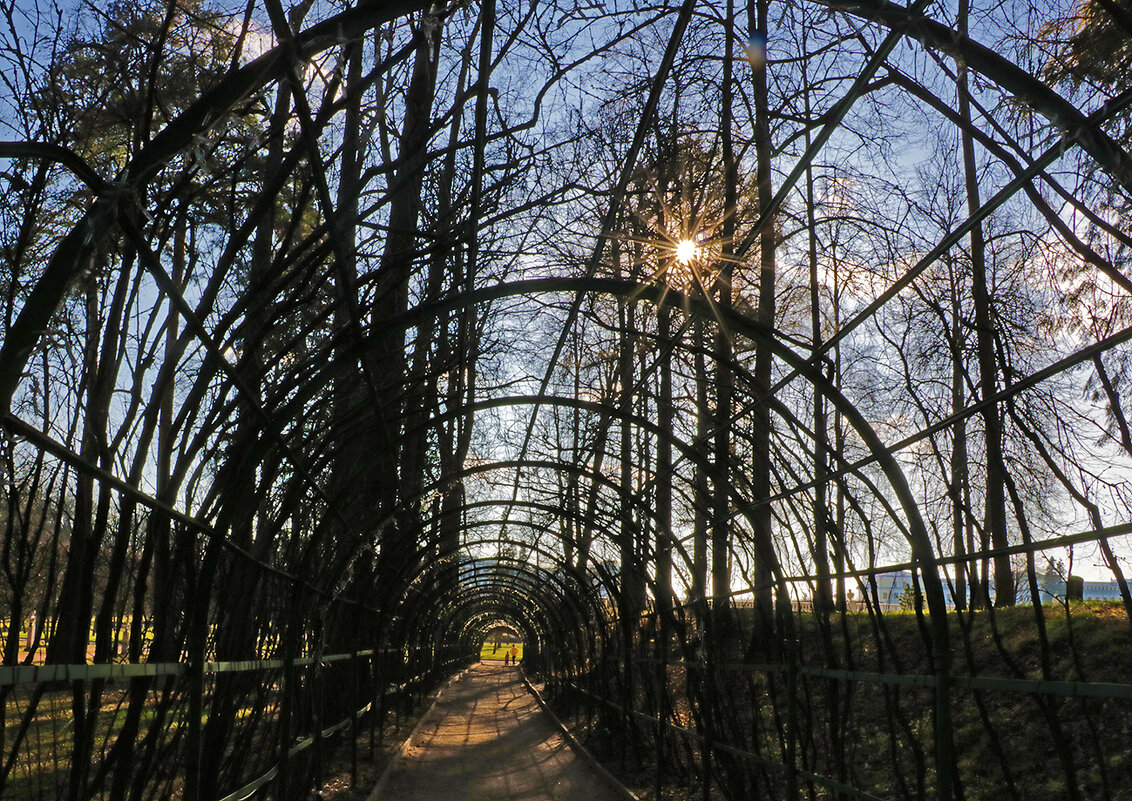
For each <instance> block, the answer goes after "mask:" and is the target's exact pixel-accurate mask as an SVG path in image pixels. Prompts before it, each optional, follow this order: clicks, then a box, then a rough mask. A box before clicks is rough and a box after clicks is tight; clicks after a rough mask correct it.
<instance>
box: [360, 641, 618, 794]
mask: <svg viewBox="0 0 1132 801" xmlns="http://www.w3.org/2000/svg"><path fill="white" fill-rule="evenodd" d="M621 798H622V796H620V795H619V794H618V793H617V791H616V790H614V789H613V788H611V787H610V786H609V784H608V783H607V780H605V779H604V778H602V777H601V776H599V775H598V774H597V773H596V772H595V771H594V770H593V769H592V768H591V767H590V765H589V764H587V763H586V762H585V761H584V760H583V759H582V758H580V757H578V756H577V755H576V754H575V753H574V752H573V751H572V750H571V749H570V747H569V746H568V745H567V744H566V742H565V740H564V739H563V738H562V736H561V734H560V733H559V730H558V728H557V727H556V726H555V725H554V723H553V722H552V721H551V720H550V719H549V718H548V717H547V715H546V714H545V713H544V712H543V711H542V710H541V709H540V708H539V706H538V703H537V702H536V701H535V699H534V697H533V696H532V695H531V694H530V693H528V692H527V689H526V687H524V686H523V683H522V680H521V679H520V678H519V674H518V671H517V670H516V669H515V668H510V667H504V666H502V665H500V664H497V663H496V664H493V663H482V662H481V663H480V664H478V665H476V666H474V667H472V668H471V669H470V670H468V671H467V672H465V673H464V674H462V675H461V676H460V677H459V678H457V679H455V680H454V681H452V682H450V683H449V684H448V686H446V687H445V688H444V691H443V693H442V694H441V696H440V700H439V702H438V703H437V705H436V707H435V709H433V710H432V712H431V713H430V714H429V715H428V716H427V717H426V718H425V719H424V721H423V722H422V724H421V726H420V729H419V730H418V731H417V734H416V736H414V737H413V740H412V743H411V744H410V745H409V748H408V749H407V751H406V753H405V755H404V756H403V757H402V758H401V761H400V763H399V764H398V765H397V766H396V768H395V769H394V771H393V773H392V775H390V776H389V778H388V780H387V782H386V784H385V787H384V788H383V792H382V793H381V801H386V800H387V799H388V801H394V800H395V801H621Z"/></svg>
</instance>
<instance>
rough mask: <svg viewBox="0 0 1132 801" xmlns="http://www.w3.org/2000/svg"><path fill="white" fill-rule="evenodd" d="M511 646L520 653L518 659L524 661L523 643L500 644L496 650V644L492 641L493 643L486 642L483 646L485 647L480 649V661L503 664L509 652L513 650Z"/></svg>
mask: <svg viewBox="0 0 1132 801" xmlns="http://www.w3.org/2000/svg"><path fill="white" fill-rule="evenodd" d="M511 646H514V647H515V648H516V650H518V652H519V656H518V658H519V659H520V660H522V658H523V644H522V643H521V642H516V643H510V642H500V644H499V648H498V649H496V647H495V642H494V641H492V642H485V643H484V644H483V647H482V648H480V661H481V662H502V661H503V657H504V656H505V655H506V654H507V652H508V651H510V650H511Z"/></svg>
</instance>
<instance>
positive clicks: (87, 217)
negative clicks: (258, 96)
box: [0, 0, 428, 412]
mask: <svg viewBox="0 0 1132 801" xmlns="http://www.w3.org/2000/svg"><path fill="white" fill-rule="evenodd" d="M427 5H428V4H427V3H424V2H420V1H419V0H363V1H362V2H359V3H358V4H357V5H356V6H354V7H352V8H350V9H347V10H346V11H343V12H341V13H339V14H336V15H334V16H332V17H330V18H328V19H326V20H323V21H322V22H319V23H316V24H315V25H312V26H311V27H310V28H307V29H306V30H304V31H302V32H300V33H298V34H296V35H295V36H294V38H293V39H292V40H291V41H290V42H288V43H286V44H280V45H276V46H275V47H274V48H272V49H271V50H268V51H267V52H266V53H264V54H263V55H261V56H260V57H258V58H257V59H255V60H254V61H252V62H250V63H249V64H247V65H245V66H243V67H241V68H239V69H237V70H235V71H233V72H230V73H229V74H228V75H227V76H225V78H224V79H223V80H222V81H221V82H220V83H219V84H218V85H217V86H215V87H214V88H213V89H211V90H210V91H208V92H206V93H205V94H204V95H203V96H202V97H201V98H200V99H198V100H197V101H196V102H195V103H193V104H192V105H191V106H190V107H189V108H188V109H186V110H185V111H184V112H182V113H181V114H180V115H179V116H178V117H177V118H176V119H174V120H172V121H171V122H170V123H169V124H168V125H166V126H165V127H164V128H163V129H162V130H161V131H160V132H159V133H158V134H157V135H156V136H154V137H153V138H152V139H150V140H149V141H148V142H147V143H146V144H145V145H144V146H143V148H142V150H141V152H139V153H138V155H137V156H136V157H135V158H134V160H133V161H131V162H130V164H128V165H127V166H126V167H125V168H124V170H123V176H124V179H123V180H122V181H121V182H119V183H116V184H115V185H114V187H113V191H112V192H109V193H104V194H102V195H100V196H99V197H98V198H97V199H96V200H95V201H94V202H93V203H92V204H91V206H90V208H89V209H88V210H87V211H86V213H84V214H83V216H82V217H81V218H80V219H79V221H78V222H77V223H76V224H75V225H74V226H73V227H72V228H71V230H70V232H69V233H68V234H67V235H66V236H64V237H63V239H62V240H61V241H60V243H59V246H58V247H57V248H56V249H55V252H54V254H53V255H52V257H51V259H50V261H49V262H48V265H47V267H46V269H45V270H44V271H43V274H42V275H41V276H40V278H39V280H38V281H37V282H36V284H35V286H34V288H33V289H32V291H31V293H30V294H29V296H28V298H27V300H26V301H25V303H24V306H23V308H22V309H21V310H20V314H19V315H18V317H17V318H16V321H15V322H14V323H13V325H12V327H11V328H10V329H9V330H8V331H7V332H6V334H5V338H4V343H3V345H0V411H2V412H7V411H8V410H9V409H10V406H11V401H12V395H13V394H14V393H15V391H16V387H17V385H18V384H19V381H20V377H21V375H22V373H23V369H24V366H25V365H26V364H27V360H28V358H29V356H30V355H31V352H32V349H33V348H34V347H35V344H36V343H37V342H38V341H39V338H40V336H41V335H42V332H43V331H44V330H45V329H46V327H47V325H48V322H49V321H50V318H51V317H52V316H53V315H54V314H55V312H56V310H57V309H58V308H59V304H60V303H61V302H62V300H63V297H64V295H65V293H66V291H67V288H68V287H69V286H70V284H71V282H72V281H73V280H74V278H75V276H77V275H78V273H79V271H80V269H81V265H82V264H83V262H84V259H85V257H86V255H87V254H89V253H91V252H92V251H93V249H94V248H95V247H97V245H98V244H99V243H100V242H101V241H102V239H103V237H104V236H106V234H107V233H109V231H110V230H111V228H112V227H113V225H114V224H115V221H116V220H117V219H118V218H119V217H125V216H128V212H129V211H130V207H131V205H132V204H133V203H134V202H135V200H134V198H135V197H136V196H135V193H134V191H133V190H136V189H137V187H139V186H141V185H142V184H144V183H145V181H147V180H148V179H149V178H150V177H151V176H152V174H153V173H154V172H156V171H157V170H158V169H160V167H161V166H162V165H163V164H165V163H167V162H168V161H169V160H170V159H172V158H173V157H174V156H176V155H177V154H178V153H180V152H182V151H183V150H184V149H185V148H187V147H189V146H190V145H191V144H192V142H193V140H194V138H195V137H197V136H200V135H202V134H203V133H205V132H206V131H208V130H209V129H210V128H212V126H214V125H216V123H217V122H219V121H220V120H221V119H223V118H224V117H225V116H226V115H227V114H229V113H230V112H231V111H232V109H233V108H235V107H236V105H238V104H239V103H240V102H241V101H242V100H243V99H244V98H246V97H247V96H248V95H249V94H251V93H252V92H254V91H256V90H258V89H260V88H262V87H263V86H266V85H267V84H268V83H270V82H271V81H272V80H274V79H276V78H277V77H278V76H279V75H280V74H281V73H282V72H283V71H284V70H285V69H287V67H288V66H289V65H290V63H291V60H292V59H293V58H310V57H311V56H313V55H315V54H317V53H319V52H321V51H323V50H326V49H328V48H330V47H333V46H335V45H337V44H340V43H341V42H342V41H344V40H345V39H350V38H354V37H356V36H358V35H360V34H362V33H365V32H366V31H369V30H372V29H373V28H375V27H377V26H379V25H383V24H384V23H386V22H390V21H392V20H394V19H397V18H398V17H401V16H404V15H406V14H409V13H412V12H413V11H418V10H420V9H422V8H424V7H426V6H427Z"/></svg>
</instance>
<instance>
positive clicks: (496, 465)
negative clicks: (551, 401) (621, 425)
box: [344, 459, 691, 569]
mask: <svg viewBox="0 0 1132 801" xmlns="http://www.w3.org/2000/svg"><path fill="white" fill-rule="evenodd" d="M523 467H539V468H545V469H549V470H564V471H571V472H574V473H576V474H578V475H580V476H585V477H587V478H590V479H591V480H593V481H594V482H595V483H597V484H601V485H602V486H606V487H608V488H610V489H612V490H613V491H615V492H616V493H617V494H618V495H619V496H620V498H621V500H622V502H623V503H628V504H630V505H632V506H633V507H635V508H637V509H638V511H640V512H641V513H642V514H644V515H645V516H648V517H650V518H652V517H654V512H653V510H652V508H651V507H650V506H649V505H648V504H647V502H645V501H644V500H641V499H640V498H638V497H636V495H635V494H632V493H627V492H625V491H624V490H622V489H621V487H620V485H619V484H617V483H616V482H615V481H614V480H613V479H611V478H610V477H609V476H606V475H604V474H602V473H595V472H593V471H592V470H590V469H588V468H586V467H583V466H580V465H576V464H574V463H572V462H566V461H561V462H559V461H553V460H535V459H525V460H500V461H498V462H485V463H483V464H478V465H473V466H471V467H466V468H464V469H463V470H460V471H457V472H455V473H451V474H448V475H446V476H445V477H444V478H443V479H438V480H437V481H435V482H432V483H431V484H428V485H426V486H425V488H424V489H422V490H421V491H420V492H419V493H417V494H416V495H414V496H412V497H411V498H408V499H406V500H419V499H420V498H422V497H426V496H427V495H428V493H431V492H434V491H435V490H436V489H438V488H439V487H441V486H443V485H444V484H446V483H449V482H451V481H454V480H462V479H464V478H468V477H470V476H475V475H479V474H481V473H487V472H491V471H493V470H505V469H512V468H520V469H521V468H523ZM401 508H402V507H401V505H400V503H398V505H396V506H395V507H394V509H393V510H391V511H390V513H389V514H387V515H385V516H383V517H380V518H378V519H377V520H376V521H375V522H374V528H375V529H380V528H381V527H382V526H384V525H386V524H388V523H390V522H391V521H392V520H393V512H395V511H399V510H400V509H401ZM459 508H461V509H462V508H464V507H462V506H461V507H459ZM579 517H581V515H579ZM669 536H670V538H671V540H672V542H673V544H674V545H675V546H677V547H678V549H679V552H680V554H681V556H682V557H683V558H684V559H685V560H686V563H687V564H691V560H690V559H688V555H687V552H686V551H685V550H684V549H683V546H682V545H680V544H679V541H678V540H677V539H676V538H675V537H674V536H672V533H671V532H669ZM419 552H420V551H419V550H418V551H417V553H419ZM355 555H356V554H355ZM344 569H345V568H344Z"/></svg>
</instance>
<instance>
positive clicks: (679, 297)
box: [280, 277, 950, 670]
mask: <svg viewBox="0 0 1132 801" xmlns="http://www.w3.org/2000/svg"><path fill="white" fill-rule="evenodd" d="M552 292H594V293H605V294H610V295H614V296H621V297H625V298H635V299H639V300H647V301H649V302H651V303H653V304H655V305H658V306H659V305H667V306H669V307H671V308H676V309H680V310H682V311H683V312H684V313H686V314H689V315H693V316H697V317H700V318H702V319H705V320H714V319H717V318H718V319H719V320H720V322H721V324H722V325H724V326H726V327H727V328H728V329H729V330H731V331H732V332H733V333H736V334H741V335H743V336H745V337H746V338H748V339H751V340H756V341H760V342H763V343H765V344H767V345H768V346H769V347H770V348H771V350H772V352H773V353H774V355H775V356H777V357H778V358H780V359H782V360H783V361H784V362H785V363H786V364H787V365H788V366H789V367H791V368H792V369H794V370H796V371H797V372H798V373H799V374H800V375H803V376H805V377H806V378H807V380H808V381H809V382H810V384H811V385H812V386H813V387H814V388H815V391H818V392H820V393H821V394H822V396H823V397H825V398H826V400H827V401H829V402H830V403H831V404H832V405H833V407H834V408H835V409H837V411H839V412H840V413H841V414H842V415H843V416H844V417H845V418H846V420H847V422H849V424H850V425H851V426H852V427H853V429H854V430H855V431H857V434H858V435H859V436H860V437H861V439H862V440H863V441H864V443H865V445H866V447H867V448H868V450H869V451H870V453H871V454H872V456H873V458H874V459H875V460H876V462H877V463H878V465H879V466H880V467H881V469H882V471H883V472H884V473H885V476H886V478H887V479H888V481H889V484H890V485H891V486H892V488H893V490H894V492H895V493H896V495H897V497H898V498H899V500H900V505H901V507H902V509H903V512H904V514H905V516H906V518H907V519H908V524H909V525H908V535H907V539H908V541H909V545H910V546H911V548H912V554H913V558H914V560H915V561H916V562H918V563H919V564H920V565H921V567H922V569H921V574H922V577H923V582H924V590H925V597H926V599H927V603H928V610H929V615H930V617H931V621H932V632H933V651H935V658H936V660H937V662H938V663H940V664H941V665H942V664H944V663H946V661H947V658H948V657H947V655H948V653H949V651H950V646H949V639H950V638H949V634H948V623H947V619H946V601H945V596H944V593H943V584H942V581H941V579H940V578H939V576H938V574H937V571H936V570H935V568H936V567H937V563H936V561H935V560H936V556H935V554H934V549H933V547H932V544H931V540H930V538H929V537H928V534H927V527H926V526H925V525H924V522H923V519H922V517H921V516H920V513H919V507H918V504H917V503H916V500H915V498H914V497H913V495H912V493H911V490H910V489H909V487H908V485H907V481H906V480H905V478H904V475H903V472H902V471H901V469H900V467H899V465H898V464H897V463H896V460H895V459H894V458H893V457H892V455H891V453H890V452H888V450H887V449H886V448H885V447H884V445H883V443H882V442H881V441H880V438H879V437H878V436H877V434H876V432H875V431H874V430H873V428H872V426H871V425H869V423H868V421H867V420H865V418H864V416H863V415H862V414H861V413H860V412H859V411H858V410H857V408H856V406H855V405H854V404H853V403H852V402H851V401H850V400H849V399H848V398H847V397H846V396H845V395H844V394H842V393H841V392H840V390H838V389H837V388H836V387H835V386H834V385H833V384H832V382H831V381H829V380H828V379H827V378H826V377H825V375H824V374H823V373H822V371H821V370H820V369H818V368H815V367H814V366H813V365H811V364H810V363H809V362H808V361H807V359H806V358H805V357H802V356H799V355H798V354H797V353H795V352H794V351H793V350H791V349H790V348H789V347H787V346H786V345H785V344H783V343H782V341H781V340H780V339H779V338H778V337H777V336H776V333H775V332H774V331H773V329H770V328H768V327H766V326H764V325H762V324H760V323H759V322H757V321H756V320H753V319H751V318H748V317H746V316H745V315H743V314H741V313H739V312H737V311H735V310H734V309H719V308H716V307H714V306H712V305H711V304H709V303H708V302H706V301H704V300H701V299H698V298H695V297H693V296H691V295H687V294H683V293H680V292H676V291H674V290H672V289H670V288H667V287H660V286H657V285H652V284H642V283H639V282H634V281H626V280H622V279H614V278H576V277H562V278H540V279H532V280H527V281H515V282H510V283H501V284H497V285H495V286H491V287H483V288H479V289H472V290H468V291H465V292H462V293H458V294H455V295H452V296H450V297H448V298H444V299H442V300H439V301H436V302H434V303H431V304H426V305H422V306H419V307H417V308H415V309H413V310H411V311H409V312H407V313H405V314H403V315H399V316H398V317H397V318H394V319H392V320H389V321H388V322H387V323H386V325H385V326H384V327H383V329H382V331H381V332H379V333H374V334H372V335H370V336H368V337H366V339H364V340H361V341H359V342H357V343H355V344H354V345H353V346H352V347H350V348H347V349H344V350H343V351H342V352H341V353H340V354H337V355H336V356H334V357H332V358H331V360H330V362H329V363H328V364H327V365H326V366H325V367H324V368H323V369H322V370H320V371H319V375H320V376H321V380H317V381H314V380H312V381H308V382H307V385H306V388H305V392H299V393H296V396H297V397H296V398H295V399H294V400H293V402H292V403H293V404H298V403H300V402H305V401H306V400H309V398H310V395H309V394H308V393H310V392H312V391H313V388H314V387H321V386H324V385H326V384H327V383H328V382H329V380H330V379H331V378H332V377H333V376H335V375H337V374H338V373H340V372H342V371H343V370H345V369H346V365H348V364H350V363H352V362H353V361H354V360H356V358H358V356H359V355H360V353H361V352H362V350H363V349H367V348H368V347H369V346H371V345H372V344H373V343H374V342H376V341H378V340H381V339H385V338H389V337H392V336H393V335H395V334H399V333H401V332H403V331H404V330H406V329H407V328H409V327H411V326H413V325H414V324H416V323H418V322H420V321H423V320H425V319H429V318H431V317H435V316H437V315H440V314H442V313H445V312H449V311H455V310H459V309H462V308H465V307H468V306H471V305H475V304H479V303H485V302H488V301H491V300H497V299H500V298H505V297H515V296H521V295H533V294H546V293H552ZM528 399H530V396H528ZM534 399H538V400H539V402H546V401H547V400H548V399H547V398H545V397H540V396H534ZM534 399H530V402H535V401H534ZM562 400H563V402H564V403H565V404H566V405H575V406H579V407H583V406H585V403H586V402H579V401H577V400H576V399H562ZM504 404H505V401H504V400H501V399H490V400H487V401H482V402H479V403H474V404H470V405H469V404H465V405H462V406H459V407H457V408H456V409H454V410H452V411H450V412H448V413H446V414H445V415H438V416H436V417H434V418H432V421H431V422H436V421H439V420H441V419H447V417H448V416H451V415H454V414H457V413H466V412H467V411H469V410H471V409H475V408H488V407H489V406H491V405H504ZM595 406H599V407H600V408H597V409H595V410H597V411H602V412H606V413H609V414H614V415H617V416H623V415H624V414H625V413H624V412H622V411H621V410H619V409H610V408H608V407H604V406H600V405H595ZM286 411H287V410H286V407H284V408H282V409H280V418H285V417H286V416H287V414H286ZM628 417H632V415H628ZM641 424H642V427H643V428H645V429H650V424H649V423H648V422H647V421H643V420H642V421H641ZM427 426H428V424H427V423H426V424H425V427H426V428H427ZM651 430H653V433H655V434H656V435H657V436H663V437H669V438H670V440H671V432H660V431H657V430H656V426H655V425H652V426H651ZM672 444H673V445H676V446H677V447H680V446H681V445H682V444H683V443H681V442H679V441H675V440H672ZM682 452H684V451H682ZM686 458H689V459H690V460H691V461H693V462H694V463H697V464H701V465H702V466H703V467H704V469H705V470H708V471H714V470H715V469H716V468H715V467H714V466H713V465H712V464H711V463H710V462H709V460H707V459H705V458H704V457H702V455H701V454H697V453H693V452H691V450H689V451H687V452H686ZM712 474H713V475H717V474H716V473H714V472H713V473H712ZM724 478H726V476H724ZM727 486H728V487H729V489H730V494H731V495H732V496H733V497H732V499H733V500H734V501H735V502H736V506H737V507H738V508H739V509H740V510H741V512H742V513H743V515H744V516H745V517H747V518H748V520H749V521H751V523H752V525H754V518H753V515H752V509H753V504H754V503H757V502H759V499H753V500H749V499H746V498H744V497H742V496H740V495H738V494H737V492H736V490H735V488H734V487H733V486H732V485H731V484H730V482H729V481H728V482H727ZM771 572H772V574H773V575H776V576H778V577H779V579H778V580H779V581H780V578H781V575H782V571H781V569H780V566H779V565H778V562H777V559H774V564H773V565H772V566H771ZM780 589H781V591H783V592H785V588H784V587H780ZM788 614H789V612H788ZM941 670H942V668H941Z"/></svg>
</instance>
